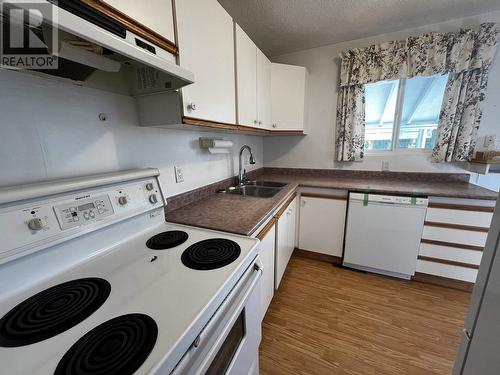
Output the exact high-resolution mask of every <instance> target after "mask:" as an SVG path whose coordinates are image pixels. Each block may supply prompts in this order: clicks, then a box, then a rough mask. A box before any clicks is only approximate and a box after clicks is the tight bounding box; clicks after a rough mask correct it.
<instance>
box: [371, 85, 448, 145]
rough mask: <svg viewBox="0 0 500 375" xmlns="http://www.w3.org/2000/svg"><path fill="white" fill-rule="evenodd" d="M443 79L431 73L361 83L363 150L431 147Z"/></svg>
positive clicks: (442, 93) (443, 87)
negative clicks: (363, 101) (363, 88)
mask: <svg viewBox="0 0 500 375" xmlns="http://www.w3.org/2000/svg"><path fill="white" fill-rule="evenodd" d="M447 80H448V76H447V75H435V76H430V77H414V78H411V79H402V80H393V81H381V82H376V83H370V84H367V85H365V96H366V129H365V149H366V150H394V149H397V148H401V149H432V147H433V146H434V142H435V138H436V128H437V124H438V120H439V112H440V110H441V103H442V101H443V95H444V90H445V87H446V82H447Z"/></svg>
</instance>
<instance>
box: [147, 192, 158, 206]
mask: <svg viewBox="0 0 500 375" xmlns="http://www.w3.org/2000/svg"><path fill="white" fill-rule="evenodd" d="M149 202H151V203H152V204H156V203H158V197H157V196H156V194H151V195H150V196H149Z"/></svg>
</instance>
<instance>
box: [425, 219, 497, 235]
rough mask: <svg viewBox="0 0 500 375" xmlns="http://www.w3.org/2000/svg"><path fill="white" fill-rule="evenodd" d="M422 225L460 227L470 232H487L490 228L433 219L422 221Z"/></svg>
mask: <svg viewBox="0 0 500 375" xmlns="http://www.w3.org/2000/svg"><path fill="white" fill-rule="evenodd" d="M424 225H426V226H428V227H438V228H449V229H462V230H469V231H472V232H483V233H488V232H489V230H490V228H486V227H476V226H472V225H463V224H449V223H438V222H435V221H424Z"/></svg>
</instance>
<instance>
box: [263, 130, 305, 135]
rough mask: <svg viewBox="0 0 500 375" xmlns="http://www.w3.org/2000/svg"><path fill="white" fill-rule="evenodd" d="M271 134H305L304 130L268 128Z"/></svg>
mask: <svg viewBox="0 0 500 375" xmlns="http://www.w3.org/2000/svg"><path fill="white" fill-rule="evenodd" d="M268 132H269V133H268V134H270V135H305V133H304V131H303V130H268Z"/></svg>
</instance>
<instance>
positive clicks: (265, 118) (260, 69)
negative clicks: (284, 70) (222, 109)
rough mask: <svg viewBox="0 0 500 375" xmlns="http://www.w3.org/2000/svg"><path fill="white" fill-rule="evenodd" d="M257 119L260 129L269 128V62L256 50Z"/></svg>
mask: <svg viewBox="0 0 500 375" xmlns="http://www.w3.org/2000/svg"><path fill="white" fill-rule="evenodd" d="M257 119H258V120H259V126H260V127H262V128H268V129H270V128H271V61H269V59H268V58H267V57H266V55H264V53H263V52H262V51H261V50H260V49H257Z"/></svg>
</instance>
